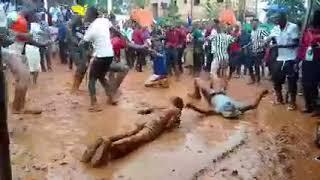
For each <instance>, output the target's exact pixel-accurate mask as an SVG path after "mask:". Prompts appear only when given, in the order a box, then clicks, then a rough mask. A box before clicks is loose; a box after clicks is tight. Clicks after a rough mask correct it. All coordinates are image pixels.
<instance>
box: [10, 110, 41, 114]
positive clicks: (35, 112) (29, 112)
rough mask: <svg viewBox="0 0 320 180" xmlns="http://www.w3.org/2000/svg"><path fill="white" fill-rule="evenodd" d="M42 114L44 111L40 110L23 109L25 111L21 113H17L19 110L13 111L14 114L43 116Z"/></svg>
mask: <svg viewBox="0 0 320 180" xmlns="http://www.w3.org/2000/svg"><path fill="white" fill-rule="evenodd" d="M41 113H42V110H40V109H23V110H20V111H17V110H12V114H34V115H36V114H41Z"/></svg>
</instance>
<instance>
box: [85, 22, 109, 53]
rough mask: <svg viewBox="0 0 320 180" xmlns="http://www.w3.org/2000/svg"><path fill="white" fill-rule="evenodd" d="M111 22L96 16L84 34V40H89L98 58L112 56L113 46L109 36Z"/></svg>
mask: <svg viewBox="0 0 320 180" xmlns="http://www.w3.org/2000/svg"><path fill="white" fill-rule="evenodd" d="M110 27H112V23H111V22H110V21H109V20H108V19H106V18H97V19H96V20H95V21H93V22H92V23H91V24H90V26H89V28H88V30H87V31H86V33H85V35H84V38H83V39H84V40H85V41H90V42H92V44H93V48H94V51H95V54H96V57H98V58H104V57H113V56H114V53H113V48H112V44H111V38H110Z"/></svg>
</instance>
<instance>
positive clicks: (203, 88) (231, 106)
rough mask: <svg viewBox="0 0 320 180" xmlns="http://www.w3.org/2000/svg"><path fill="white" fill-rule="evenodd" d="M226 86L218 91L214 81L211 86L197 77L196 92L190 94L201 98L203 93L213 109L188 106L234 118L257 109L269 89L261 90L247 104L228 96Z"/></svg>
mask: <svg viewBox="0 0 320 180" xmlns="http://www.w3.org/2000/svg"><path fill="white" fill-rule="evenodd" d="M224 85H226V84H224ZM226 88H227V87H222V88H221V89H219V90H218V91H217V90H215V89H214V87H213V82H212V83H211V84H210V86H209V84H206V82H204V81H203V80H201V79H195V81H194V92H193V93H192V94H188V95H189V96H190V97H192V98H194V99H201V94H202V96H203V97H204V98H205V100H206V101H207V102H208V103H209V105H210V106H211V107H212V109H211V110H204V109H201V108H199V107H196V106H195V105H193V104H191V103H188V104H187V105H186V107H187V108H190V109H193V110H195V111H197V112H199V113H201V114H204V115H206V116H210V115H222V116H223V117H224V118H229V119H234V118H238V117H239V116H240V115H241V114H242V113H244V112H246V111H249V110H253V109H256V108H257V107H258V105H259V103H260V101H261V100H262V98H263V97H264V96H265V95H266V94H267V93H268V90H263V91H261V92H260V93H259V94H258V96H257V97H256V99H255V100H254V102H253V103H252V104H249V105H245V104H243V103H241V102H238V101H236V100H234V99H232V98H231V97H229V96H227V95H226V92H225V90H226Z"/></svg>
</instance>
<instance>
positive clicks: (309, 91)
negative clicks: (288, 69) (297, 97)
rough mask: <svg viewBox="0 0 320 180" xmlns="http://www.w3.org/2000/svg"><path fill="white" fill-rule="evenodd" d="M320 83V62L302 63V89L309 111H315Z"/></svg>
mask: <svg viewBox="0 0 320 180" xmlns="http://www.w3.org/2000/svg"><path fill="white" fill-rule="evenodd" d="M319 82H320V61H319V60H315V61H303V62H302V87H303V92H304V93H303V94H304V100H305V107H306V109H307V110H313V109H314V108H315V106H316V100H317V98H318V85H319Z"/></svg>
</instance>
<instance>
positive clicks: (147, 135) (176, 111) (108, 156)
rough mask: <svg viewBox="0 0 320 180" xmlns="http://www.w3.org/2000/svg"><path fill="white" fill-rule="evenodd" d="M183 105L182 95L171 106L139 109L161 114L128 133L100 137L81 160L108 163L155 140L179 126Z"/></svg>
mask: <svg viewBox="0 0 320 180" xmlns="http://www.w3.org/2000/svg"><path fill="white" fill-rule="evenodd" d="M183 107H184V103H183V100H182V99H181V98H180V97H173V98H171V105H170V107H166V108H165V107H153V108H147V109H144V110H141V111H139V112H138V114H142V115H145V114H153V113H156V115H157V116H158V115H159V116H158V117H156V118H154V119H150V120H149V121H147V122H146V123H143V124H139V125H136V128H135V129H133V130H131V131H128V132H126V133H123V134H118V135H115V136H112V137H109V138H106V139H103V138H98V139H97V140H96V142H94V143H93V144H92V145H90V146H88V147H87V149H86V151H85V152H84V154H83V156H82V159H81V161H82V162H84V163H90V164H91V165H92V166H93V167H97V166H99V165H103V164H107V163H108V161H110V160H112V159H117V158H121V157H123V156H125V155H127V154H128V153H130V152H132V151H134V150H136V149H138V148H139V147H140V146H142V145H144V144H146V143H148V142H151V141H153V140H155V139H156V138H157V137H159V136H160V135H161V134H162V133H163V132H165V131H166V130H170V129H172V128H175V127H178V126H179V125H180V116H181V111H182V109H183Z"/></svg>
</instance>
